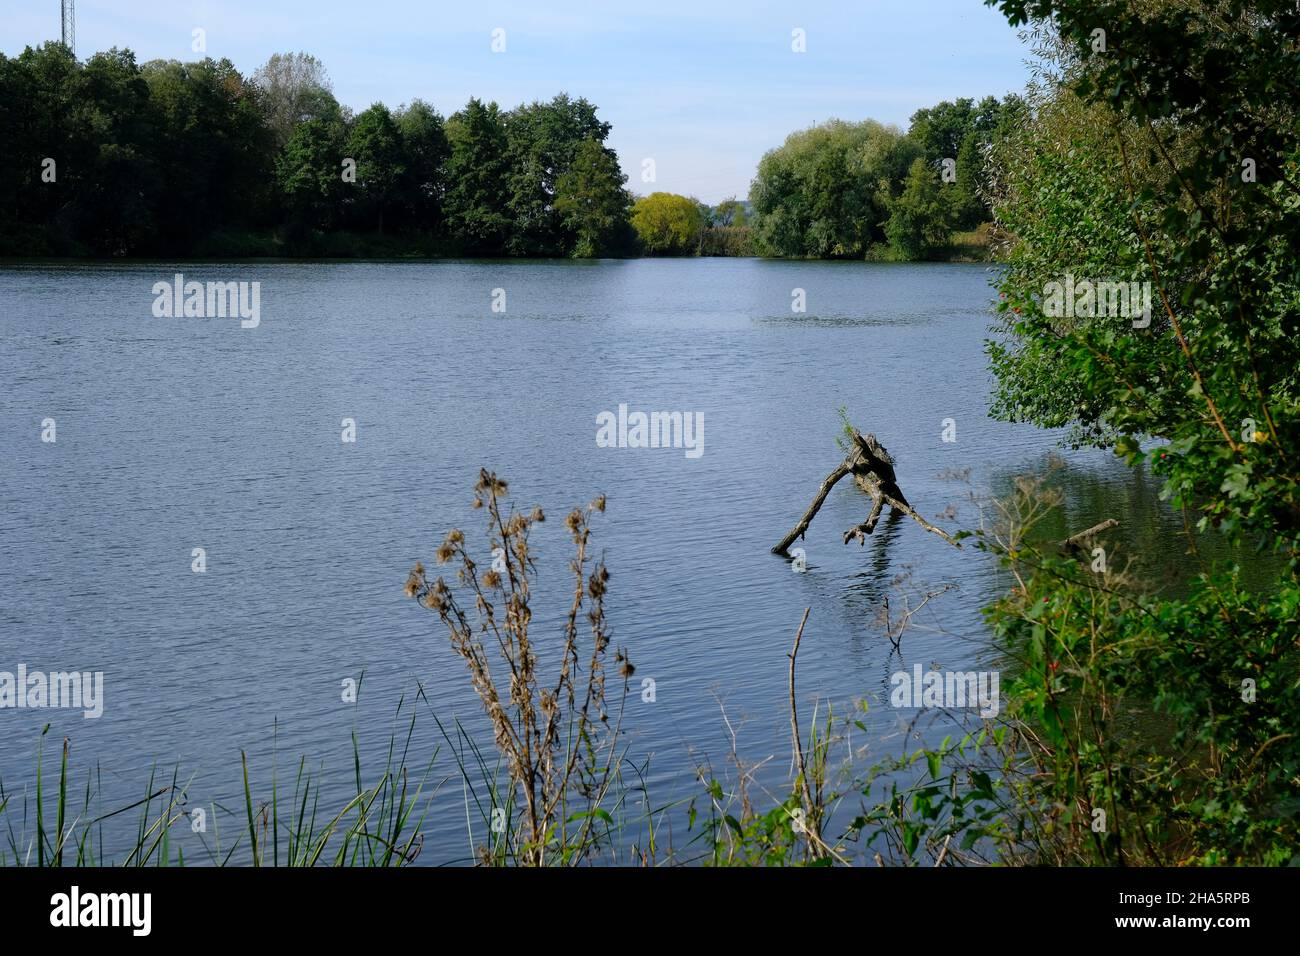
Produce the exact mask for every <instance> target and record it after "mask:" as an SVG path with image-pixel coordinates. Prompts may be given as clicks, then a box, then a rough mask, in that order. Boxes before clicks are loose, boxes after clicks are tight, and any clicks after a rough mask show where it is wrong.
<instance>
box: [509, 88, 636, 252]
mask: <svg viewBox="0 0 1300 956" xmlns="http://www.w3.org/2000/svg"><path fill="white" fill-rule="evenodd" d="M504 122H505V129H506V141H507V154H508V162H509V167H510V174H509V180H510V186H509V188H510V193H509V196H510V198H509V203H508V210H509V215H510V219H511V222H512V228H511V230H510V237H509V240H508V243H507V250H508V251H509V252H510V253H512V254H514V255H567V254H568V253H569V251H570V249H571V248H572V246H573V243H574V242H575V241H576V237H575V236H574V235H573V233H572V231H571V230H568V229H566V228H565V225H564V221H563V217H562V216H561V215H560V213H559V211H558V210H557V209H556V206H555V199H556V194H557V189H558V183H559V180H560V177H562V176H563V175H564V174H565V172H566V171H568V169H569V168H570V166H572V164H573V162H574V160H575V159H576V158H577V156H578V152H579V150H580V149H582V147H583V145H584V144H585V143H586V142H588V141H590V140H594V141H596V142H597V143H602V144H603V143H604V142H605V138H606V137H607V136H608V135H609V130H610V126H609V124H608V123H606V122H603V121H601V120H599V119H597V118H596V107H595V106H594V105H593V104H591V103H589V102H588V101H587V100H585V99H581V98H580V99H576V100H574V99H570V98H569V96H568V95H567V94H565V93H561V94H560V95H558V96H556V97H554V98H553V99H551V100H550V101H549V102H545V103H541V102H534V103H530V104H528V105H526V106H520V107H517V108H516V109H513V110H511V111H510V112H509V113H507V114H506V115H505V120H504Z"/></svg>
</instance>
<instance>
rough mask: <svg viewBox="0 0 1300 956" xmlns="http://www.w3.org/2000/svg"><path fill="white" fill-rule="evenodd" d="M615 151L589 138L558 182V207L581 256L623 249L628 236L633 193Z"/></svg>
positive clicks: (577, 253) (589, 256) (556, 199)
mask: <svg viewBox="0 0 1300 956" xmlns="http://www.w3.org/2000/svg"><path fill="white" fill-rule="evenodd" d="M626 183H627V174H625V173H624V172H623V170H622V168H621V167H620V166H619V164H618V157H617V156H616V155H615V154H614V151H613V150H611V149H607V148H606V147H604V146H602V145H601V144H600V143H599V141H597V140H594V139H589V140H587V141H586V142H585V143H583V144H582V146H581V147H579V149H578V152H577V155H576V156H575V157H574V159H573V162H572V163H571V164H570V166H569V168H568V170H567V171H566V172H565V173H564V174H563V175H561V176H560V178H559V179H558V180H557V181H556V185H555V192H556V197H555V210H556V212H557V213H559V215H560V218H561V222H562V223H563V225H564V227H565V228H566V229H567V230H569V232H571V233H572V234H573V235H574V236H575V237H576V243H575V245H574V247H573V255H575V256H578V257H580V258H592V257H594V256H600V255H608V254H610V253H613V252H618V251H622V250H623V249H624V248H625V247H626V243H627V239H628V235H627V233H628V225H629V222H628V214H629V210H630V209H631V207H632V196H631V194H630V193H629V192H628V191H627V187H626V185H625V184H626Z"/></svg>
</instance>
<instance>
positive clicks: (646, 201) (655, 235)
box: [632, 193, 704, 256]
mask: <svg viewBox="0 0 1300 956" xmlns="http://www.w3.org/2000/svg"><path fill="white" fill-rule="evenodd" d="M632 228H634V229H635V230H636V234H637V236H638V238H640V240H641V245H642V246H643V247H644V249H645V251H646V252H648V253H650V254H651V255H661V256H680V255H690V254H691V253H693V252H695V250H696V248H697V246H698V245H699V240H700V232H701V231H702V230H703V229H704V222H703V219H702V217H701V216H700V209H699V204H698V203H696V201H695V200H694V199H691V198H689V197H687V196H678V195H677V194H676V193H651V194H650V195H649V196H643V197H641V198H640V199H638V200H637V201H636V203H635V204H634V205H633V206H632Z"/></svg>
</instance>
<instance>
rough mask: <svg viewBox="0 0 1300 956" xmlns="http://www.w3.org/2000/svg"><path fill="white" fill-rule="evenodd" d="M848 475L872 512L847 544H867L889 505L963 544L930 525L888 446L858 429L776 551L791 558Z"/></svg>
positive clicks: (848, 533) (850, 533) (848, 534)
mask: <svg viewBox="0 0 1300 956" xmlns="http://www.w3.org/2000/svg"><path fill="white" fill-rule="evenodd" d="M845 475H852V476H853V479H854V481H856V482H857V484H858V487H859V488H861V489H862V490H863V491H865V492H866V493H867V494H869V495H870V496H871V513H870V514H868V515H867V520H866V521H864V522H862V524H860V525H857V526H856V527H853V528H850V529H849V530H848V531H846V532H844V543H845V544H848V543H849V542H850V541H853V540H855V539H856V540H857V541H859V542H861V543H865V542H866V539H867V537H866V536H867V535H869V534H871V532H872V531H874V530H875V528H876V523H877V522H878V521H879V520H880V513H881V511H882V510H884V507H885V505H889V507H890V509H891V511H892V512H896V513H900V514H905V515H908V516H909V517H911V518H912V519H913V520H914V521H916V523H917V524H919V525H920V526H921V527H922V528H924V529H925V530H926V531H929V532H931V533H933V534H937V535H938V536H939V537H941V538H943V539H944V540H945V541H947V542H948V543H949V544H951V545H953V546H954V547H957V548H960V547H961V544H959V543H958V542H957V541H954V540H953V538H952V537H951V536H950V535H949V534H948V533H947V532H946V531H944V530H942V529H941V528H936V527H935V526H934V525H932V524H930V522H928V521H926V520H925V519H924V518H922V517H921V516H920V515H919V514H917V513H916V511H915V510H914V509H913V508H912V505H911V503H910V502H908V500H907V496H906V495H904V494H903V489H901V488H899V487H898V477H897V476H896V475H895V474H894V459H893V458H891V457H890V455H889V452H888V451H886V450H885V446H884V445H882V444H880V442H878V441H876V436H875V435H872V434H870V433H868V434H866V435H864V434H862V433H861V432H859V431H856V430H855V431H854V432H853V447H852V448H851V449H849V453H848V454H847V455H846V456H845V457H844V460H843V461H842V462H840V463H839V465H838V466H836V468H835V470H834V471H832V472H831V473H830V474H829V475H827V476H826V477H825V479H823V481H822V483H821V487H820V488H818V489H817V494H816V495H815V496H814V497H813V500H812V504H810V505H809V506H808V510H807V511H805V512H804V513H803V517H802V518H800V519H799V522H798V523H797V524H796V525H795V526H794V527H793V528H792V529H791V530H790V533H789V534H787V535H786V536H785V537H784V538H782V539H781V540H780V541H779V542H777V544H776V545H775V547H773V548H772V553H773V554H780V555H783V556H786V557H789V551H790V545H792V544H794V542H795V540H796V539H798V538H802V537H803V536H804V533H805V532H806V531H807V530H808V526H809V525H810V524H812V520H813V518H815V517H816V516H817V512H818V511H820V510H821V507H822V503H823V502H824V501H825V500H826V496H827V495H829V494H830V493H831V489H832V488H834V487H835V484H836V482H838V481H839V480H840V479H841V478H843V477H844V476H845Z"/></svg>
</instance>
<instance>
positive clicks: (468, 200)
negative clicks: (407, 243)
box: [446, 99, 511, 255]
mask: <svg viewBox="0 0 1300 956" xmlns="http://www.w3.org/2000/svg"><path fill="white" fill-rule="evenodd" d="M447 139H448V141H449V142H450V144H451V159H450V161H449V162H448V165H447V173H448V181H449V183H450V186H449V188H448V190H447V201H446V208H447V220H448V223H449V225H450V227H451V231H452V235H453V237H454V238H455V239H456V240H457V241H458V242H459V243H460V244H461V245H462V246H463V248H464V250H465V251H466V252H468V253H472V254H476V255H497V254H500V253H501V252H502V251H503V250H504V248H505V243H506V238H507V235H508V234H509V230H510V226H511V220H510V217H509V216H508V214H507V196H508V188H509V164H508V160H507V156H506V133H505V127H504V124H503V122H502V118H501V111H500V109H499V108H498V107H497V105H496V104H495V103H488V104H487V105H484V104H483V103H482V101H480V100H478V99H471V100H470V101H469V102H468V103H467V104H466V105H465V108H464V109H462V110H460V111H459V112H457V113H455V114H453V115H452V117H451V119H449V120H448V121H447Z"/></svg>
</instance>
